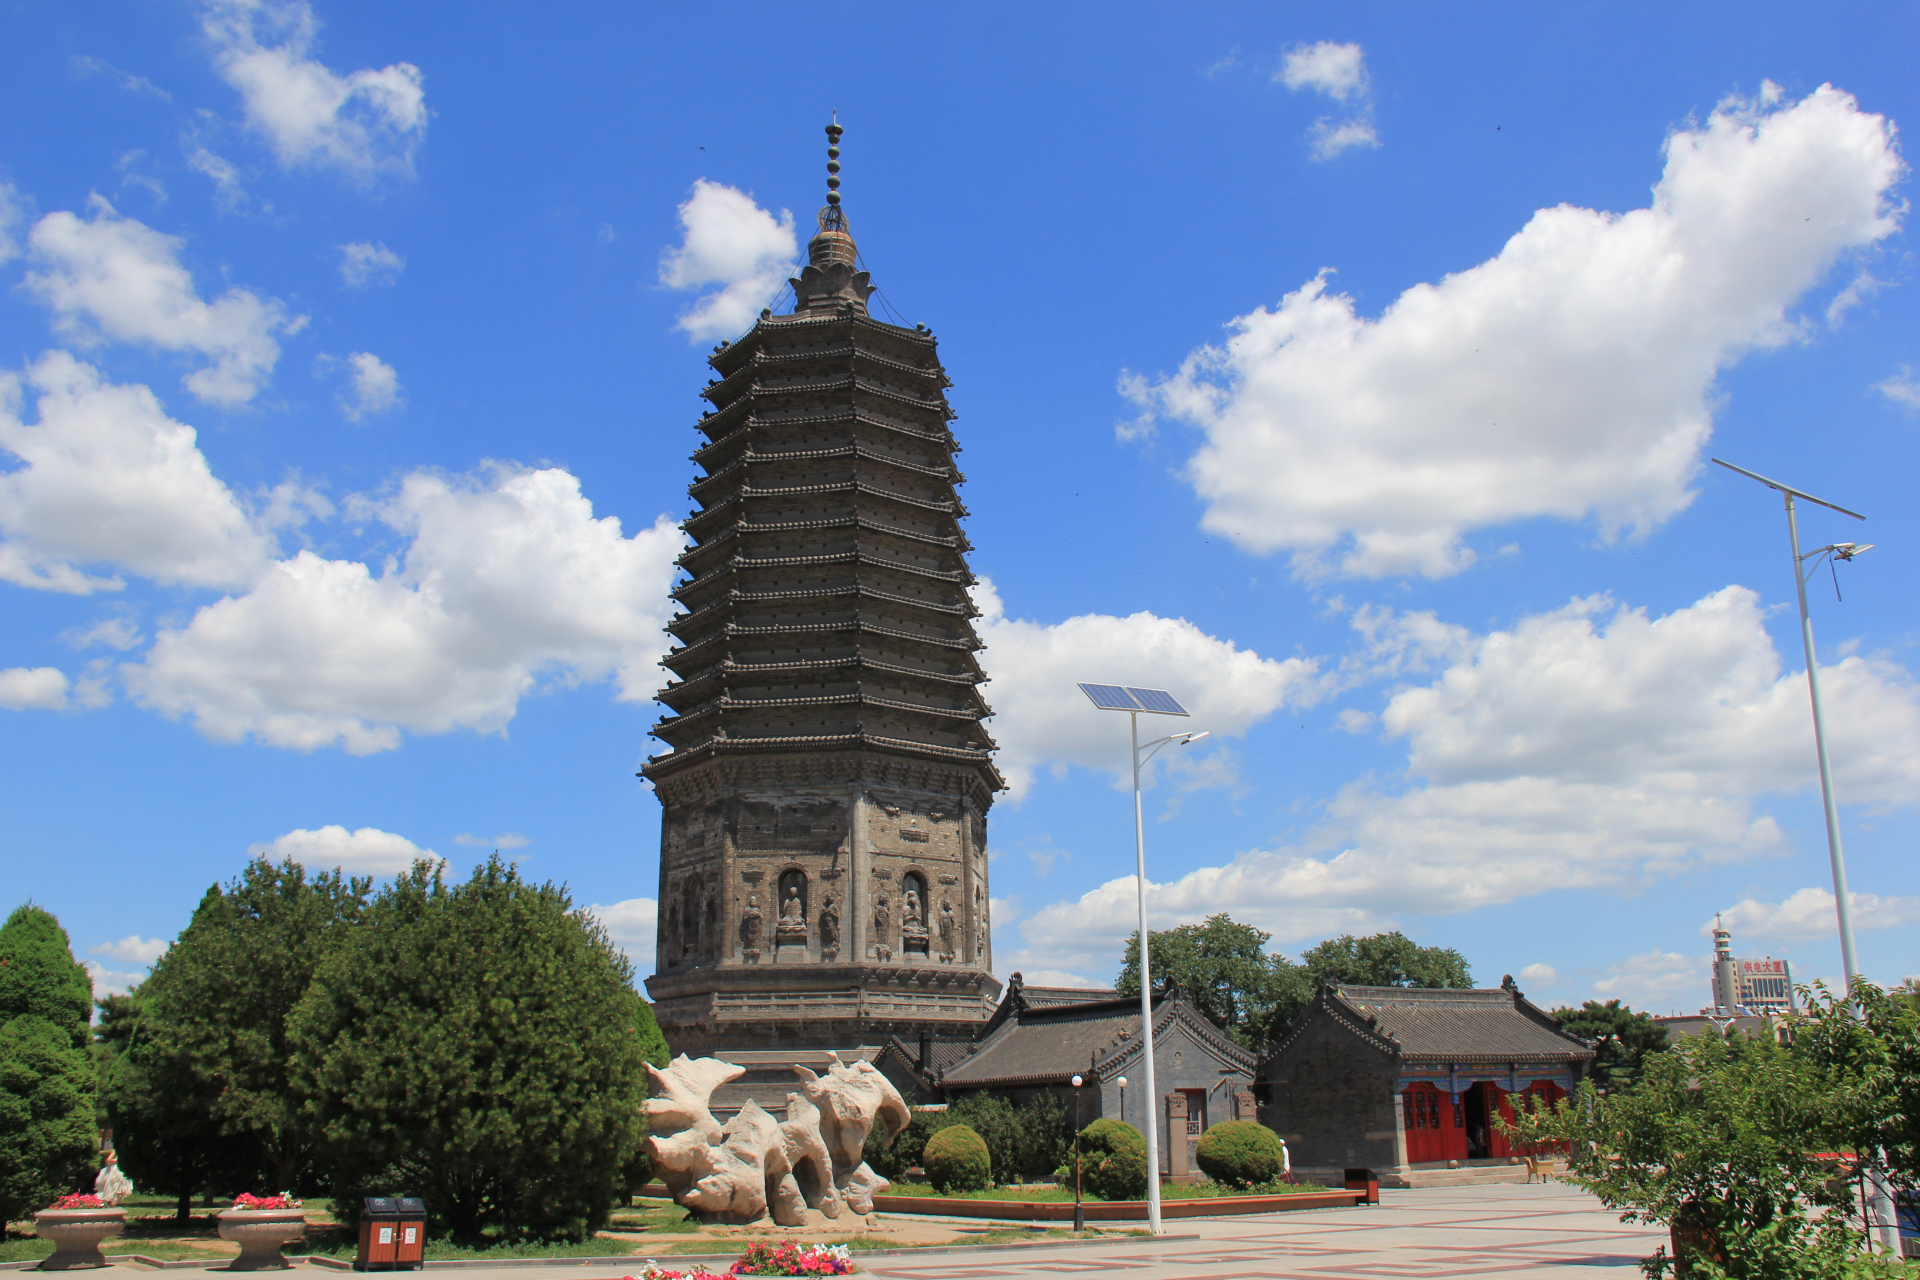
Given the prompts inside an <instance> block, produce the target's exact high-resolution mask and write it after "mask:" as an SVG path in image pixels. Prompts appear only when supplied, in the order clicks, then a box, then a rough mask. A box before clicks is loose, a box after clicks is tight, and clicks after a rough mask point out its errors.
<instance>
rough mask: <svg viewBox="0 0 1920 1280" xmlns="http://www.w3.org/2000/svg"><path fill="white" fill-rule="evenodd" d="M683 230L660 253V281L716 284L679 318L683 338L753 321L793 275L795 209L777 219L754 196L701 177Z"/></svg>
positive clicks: (683, 210)
mask: <svg viewBox="0 0 1920 1280" xmlns="http://www.w3.org/2000/svg"><path fill="white" fill-rule="evenodd" d="M680 226H681V227H682V228H683V229H684V231H685V235H684V236H683V237H682V238H681V243H680V247H679V248H677V249H670V250H668V251H667V252H666V253H664V254H662V255H661V257H660V283H661V284H663V285H665V286H667V287H668V288H669V289H703V288H705V287H707V286H708V285H716V284H717V285H719V286H720V288H719V289H718V290H716V291H715V292H712V293H709V294H707V295H705V296H704V297H702V298H701V299H700V300H699V301H698V302H696V303H695V304H694V306H693V309H692V310H691V311H689V312H687V314H685V315H683V316H681V317H680V321H679V324H680V327H681V328H682V329H685V330H686V331H687V336H688V337H690V338H692V339H694V340H696V341H698V340H699V339H702V338H721V337H732V336H733V335H735V334H737V333H739V332H740V331H741V330H743V329H745V328H746V327H747V326H748V325H750V324H751V323H753V318H754V317H755V316H756V315H758V314H759V312H760V310H761V309H762V308H763V307H766V306H767V305H768V304H769V303H771V302H772V301H773V298H774V295H775V294H777V293H779V292H780V288H781V286H782V285H784V284H785V283H786V282H787V277H788V276H789V275H791V274H792V273H793V270H794V262H795V258H796V256H797V255H798V253H799V243H798V241H796V240H795V238H794V233H793V214H791V213H789V212H788V211H787V210H785V209H782V210H781V211H780V217H779V218H778V219H777V220H776V219H775V218H774V216H773V215H772V214H771V213H768V212H767V211H766V210H765V209H762V208H761V207H760V206H759V205H757V204H755V203H754V201H753V197H752V196H750V195H748V194H747V193H746V192H744V191H738V190H735V189H734V188H732V187H729V186H725V185H723V184H721V183H718V182H709V181H707V180H706V179H705V178H702V179H700V180H699V181H698V182H696V183H694V184H693V193H692V194H691V195H689V196H688V197H687V199H686V203H684V204H682V205H681V206H680Z"/></svg>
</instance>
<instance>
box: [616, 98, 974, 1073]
mask: <svg viewBox="0 0 1920 1280" xmlns="http://www.w3.org/2000/svg"><path fill="white" fill-rule="evenodd" d="M840 135H841V127H840V125H839V124H837V123H835V124H833V125H830V126H828V128H827V136H828V143H829V146H828V152H827V155H828V164H827V169H828V174H829V176H828V178H827V186H828V194H827V204H826V207H825V208H823V209H822V210H821V211H820V215H819V231H818V234H816V235H815V236H814V237H813V239H812V241H811V242H810V243H809V244H808V246H807V265H806V266H805V267H804V268H803V269H802V271H801V273H800V276H799V278H798V279H795V280H792V281H790V284H791V285H792V288H793V309H792V311H791V312H789V313H786V314H782V315H775V314H773V312H772V311H771V310H768V311H763V312H761V314H760V319H759V321H758V323H756V324H755V325H754V326H753V327H752V328H751V329H750V330H749V331H748V332H747V333H746V334H744V335H743V336H741V337H740V338H739V339H737V340H735V341H733V342H731V343H721V344H720V345H719V346H718V347H716V348H715V349H714V352H713V354H712V356H711V357H710V358H709V360H708V363H709V364H710V365H711V366H712V368H713V372H714V377H713V380H712V381H710V382H709V383H708V384H707V386H706V388H705V390H703V391H702V392H701V395H702V396H703V397H705V399H706V400H707V401H708V402H709V404H710V406H711V407H710V408H709V409H708V410H707V411H706V412H705V413H704V414H703V415H702V416H701V418H700V421H699V423H698V424H697V426H698V430H699V432H700V435H701V437H702V439H701V443H700V445H699V447H698V448H696V449H695V450H694V452H693V462H694V463H695V465H696V466H697V467H698V468H699V473H698V476H697V478H696V479H695V480H694V482H693V483H692V484H691V485H690V486H689V489H688V492H689V494H690V496H691V497H692V499H693V504H694V506H693V511H692V513H691V514H690V515H688V517H687V519H686V521H685V522H684V523H683V525H682V528H683V529H684V530H685V533H686V537H687V541H688V543H689V546H688V548H687V550H686V552H685V553H684V554H683V555H682V556H681V557H680V561H679V563H680V566H681V568H682V569H683V570H684V573H685V578H684V580H683V581H681V582H680V584H679V585H678V586H677V587H676V588H675V590H674V593H673V595H674V599H675V600H676V601H678V603H679V605H680V606H681V608H682V610H684V612H681V613H680V614H679V615H678V616H676V617H675V618H674V619H673V621H672V622H671V624H670V625H669V627H668V630H669V631H670V632H671V633H672V635H673V636H674V638H675V640H676V641H677V643H676V644H675V645H674V647H673V648H672V650H671V652H670V653H669V654H668V656H667V657H666V658H665V659H664V661H663V663H662V665H664V666H665V667H667V668H668V669H669V670H670V671H671V672H672V674H673V677H674V678H673V679H672V680H671V681H670V682H669V683H668V684H667V686H666V687H665V688H664V689H662V690H661V691H660V693H659V700H660V701H661V702H663V703H665V704H666V706H667V707H668V708H669V709H670V712H671V714H669V715H667V716H666V717H665V718H663V719H662V720H661V721H660V722H659V724H658V725H657V726H655V728H654V731H653V732H654V736H656V737H658V738H660V739H661V740H662V741H663V742H665V743H666V744H667V746H668V747H669V750H668V751H667V752H666V753H664V754H661V755H656V756H654V757H652V758H651V759H650V760H649V761H648V762H647V764H646V765H645V767H644V768H643V769H642V770H641V776H643V777H645V778H646V779H647V780H648V781H649V782H651V783H652V784H653V786H654V789H655V792H656V793H657V794H658V796H659V799H660V805H661V830H660V888H659V904H660V906H659V911H660V917H659V920H660V924H659V943H658V954H657V957H656V966H655V973H654V975H653V976H652V977H651V978H649V979H648V981H647V988H648V991H649V993H650V994H651V996H652V998H653V1000H654V1002H655V1003H654V1012H655V1016H656V1017H657V1018H658V1019H659V1022H660V1025H661V1028H662V1030H663V1031H664V1032H665V1034H666V1037H667V1041H668V1043H669V1045H670V1046H671V1047H672V1048H673V1050H674V1052H676V1053H679V1052H686V1053H690V1054H694V1055H696V1056H698V1055H701V1054H714V1053H727V1054H728V1055H729V1056H733V1057H735V1058H736V1059H738V1057H739V1052H740V1051H763V1052H767V1053H772V1054H774V1055H775V1056H776V1057H778V1056H780V1055H783V1054H788V1055H790V1054H791V1053H792V1051H797V1050H798V1051H818V1050H825V1049H836V1050H840V1049H852V1048H855V1047H857V1046H863V1045H864V1046H869V1047H870V1049H871V1051H873V1052H877V1051H878V1048H879V1046H880V1045H882V1044H883V1043H885V1041H886V1040H887V1039H888V1038H889V1037H892V1036H901V1037H904V1038H906V1039H909V1040H914V1041H917V1039H918V1037H919V1036H920V1035H921V1034H923V1033H926V1034H930V1035H936V1036H940V1037H960V1038H968V1037H971V1035H972V1034H973V1033H974V1032H975V1031H976V1030H977V1029H978V1028H979V1027H980V1026H981V1025H982V1024H983V1023H984V1022H985V1021H986V1020H987V1019H988V1018H989V1017H990V1016H991V1015H992V1013H993V1009H994V998H995V996H996V995H997V994H998V992H999V989H1000V985H999V983H998V982H997V981H995V979H994V978H993V976H992V944H991V940H990V936H989V921H988V908H987V902H988V892H987V825H986V820H987V810H988V809H989V807H991V805H992V803H993V798H994V793H995V792H996V791H998V790H1001V789H1002V787H1003V785H1004V784H1003V783H1002V781H1001V777H1000V774H999V773H998V772H997V771H996V770H995V768H994V765H993V749H994V744H993V741H992V739H991V738H989V737H988V735H987V731H986V729H985V728H984V727H983V725H982V723H981V722H982V721H983V720H984V719H985V718H986V717H987V716H988V715H989V714H990V712H989V709H988V707H987V704H986V703H985V701H984V700H983V699H982V698H981V695H980V691H979V685H980V684H981V683H982V682H983V681H984V680H985V679H986V677H985V676H984V675H983V674H982V672H981V669H980V664H979V661H978V659H977V657H976V654H977V652H978V650H979V649H980V648H981V643H980V639H979V637H978V635H977V634H976V633H975V630H974V627H973V622H972V619H973V618H974V617H975V616H976V614H977V610H975V609H974V607H973V605H972V603H971V601H970V600H969V598H968V595H967V588H968V587H969V586H970V585H971V584H972V583H973V581H974V579H973V575H972V574H971V573H970V572H969V571H968V569H967V561H966V552H967V551H968V550H969V549H970V548H969V544H968V542H967V539H966V535H965V534H964V533H963V532H962V531H961V524H960V522H961V519H962V517H964V516H965V515H966V509H965V507H964V506H963V505H962V504H961V502H960V499H959V497H958V496H957V493H956V488H957V486H958V485H959V484H960V483H961V481H962V480H963V478H964V477H962V475H961V474H960V470H959V468H958V467H957V466H956V465H955V462H954V455H955V454H956V453H958V452H959V448H960V446H959V445H958V443H957V442H956V441H955V440H954V436H953V432H952V429H951V427H950V423H951V421H952V419H953V417H954V414H953V411H952V410H951V409H950V408H948V406H947V400H946V394H945V388H946V387H948V386H949V385H951V384H950V383H949V382H948V380H947V375H946V370H945V369H944V368H942V367H941V364H940V357H939V347H938V343H937V342H936V340H935V338H934V336H933V334H932V333H931V332H929V331H928V330H927V329H926V327H925V326H916V327H914V328H907V327H905V326H903V325H896V324H887V323H885V322H883V321H880V320H877V319H875V318H874V317H873V316H872V315H871V314H869V312H868V310H867V301H868V298H869V296H870V295H871V294H872V293H873V285H872V283H871V282H870V280H869V277H868V273H867V272H866V271H865V270H862V269H861V267H862V263H861V261H860V258H859V253H858V250H857V248H856V246H855V243H854V239H853V234H852V230H851V227H850V226H849V225H848V221H847V217H846V214H845V212H844V211H843V209H842V208H841V203H840V199H841V197H840V191H839V186H840V178H839V176H838V175H839V172H840V163H839V157H840V147H839V142H840ZM784 1060H785V1061H787V1062H792V1061H796V1060H799V1059H798V1058H797V1057H795V1056H787V1057H785V1059H784Z"/></svg>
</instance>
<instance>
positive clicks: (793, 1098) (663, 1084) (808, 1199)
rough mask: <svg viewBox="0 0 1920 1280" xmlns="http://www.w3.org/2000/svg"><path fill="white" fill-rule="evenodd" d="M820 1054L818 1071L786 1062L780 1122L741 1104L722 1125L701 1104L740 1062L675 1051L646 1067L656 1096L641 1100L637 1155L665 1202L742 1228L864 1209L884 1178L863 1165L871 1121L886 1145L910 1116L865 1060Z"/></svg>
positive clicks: (797, 1223)
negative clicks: (647, 1164) (791, 1089)
mask: <svg viewBox="0 0 1920 1280" xmlns="http://www.w3.org/2000/svg"><path fill="white" fill-rule="evenodd" d="M828 1057H829V1058H830V1059H831V1065H830V1066H829V1067H828V1069H827V1072H826V1074H825V1075H820V1074H818V1073H816V1072H814V1071H813V1070H811V1069H810V1068H807V1067H804V1066H796V1067H794V1068H792V1070H793V1073H794V1074H795V1075H797V1076H798V1077H800V1082H801V1092H800V1093H789V1094H788V1095H787V1105H786V1108H785V1110H786V1119H785V1120H784V1121H777V1120H775V1119H774V1118H773V1116H772V1115H771V1114H770V1113H769V1112H768V1111H767V1110H766V1109H765V1108H764V1107H762V1106H761V1105H760V1104H759V1103H757V1102H748V1103H747V1104H746V1105H745V1106H743V1107H741V1108H740V1110H739V1111H738V1112H737V1113H736V1114H735V1115H734V1116H733V1118H732V1119H730V1120H728V1121H727V1123H726V1124H724V1125H722V1124H721V1123H720V1122H719V1121H718V1120H716V1119H715V1118H714V1115H713V1112H712V1109H711V1105H710V1104H711V1100H712V1097H713V1091H714V1090H715V1089H717V1088H719V1087H720V1086H721V1085H724V1084H728V1083H731V1082H732V1081H734V1080H737V1079H739V1078H740V1077H741V1076H743V1075H745V1074H746V1068H745V1067H741V1066H736V1065H735V1064H733V1063H730V1062H722V1061H721V1060H720V1059H718V1058H699V1059H694V1058H689V1057H687V1056H686V1055H685V1054H681V1055H680V1056H679V1057H678V1058H675V1059H674V1060H673V1062H672V1063H671V1064H669V1065H668V1067H667V1069H666V1070H664V1071H662V1070H660V1069H659V1068H657V1067H654V1066H651V1065H649V1066H648V1067H647V1072H648V1074H649V1075H651V1076H652V1077H653V1082H654V1089H655V1093H656V1096H655V1097H652V1098H649V1099H648V1100H647V1103H646V1114H647V1123H648V1127H649V1128H651V1129H652V1131H653V1132H652V1135H651V1136H650V1137H648V1139H647V1143H646V1146H647V1155H648V1157H649V1159H650V1160H651V1161H652V1164H653V1169H654V1174H655V1176H656V1177H658V1178H659V1179H660V1181H661V1182H662V1183H663V1184H664V1185H665V1186H666V1188H667V1192H668V1194H669V1195H671V1196H672V1197H673V1201H674V1203H675V1204H678V1205H680V1206H681V1207H682V1208H684V1209H688V1210H691V1211H692V1212H694V1213H696V1214H698V1215H699V1216H700V1219H701V1220H702V1221H703V1222H709V1223H730V1224H742V1225H744V1224H751V1223H761V1222H765V1221H767V1220H768V1219H771V1220H772V1221H774V1222H776V1223H778V1224H779V1225H781V1226H783V1227H802V1226H805V1225H807V1223H808V1221H809V1219H810V1217H811V1215H813V1214H814V1213H818V1214H819V1215H821V1217H822V1218H823V1219H838V1218H840V1217H842V1216H843V1215H846V1214H847V1213H848V1211H849V1210H851V1212H852V1213H853V1214H857V1215H861V1216H864V1215H867V1214H871V1213H872V1212H873V1197H874V1195H875V1194H877V1193H879V1192H882V1191H885V1190H886V1189H887V1187H888V1185H889V1184H888V1182H887V1180H886V1179H885V1178H882V1177H881V1176H880V1175H879V1174H877V1173H875V1172H874V1171H873V1170H872V1169H870V1168H868V1167H867V1164H866V1160H865V1156H864V1152H865V1149H866V1143H867V1134H868V1133H869V1132H870V1131H871V1130H872V1128H873V1125H874V1123H875V1121H876V1120H877V1121H879V1122H880V1124H881V1125H882V1132H883V1133H884V1135H885V1141H886V1142H888V1143H892V1141H893V1140H894V1139H895V1138H897V1137H899V1136H900V1132H901V1130H903V1129H905V1128H906V1127H907V1122H908V1120H909V1119H910V1118H911V1116H910V1114H909V1113H908V1111H907V1104H906V1101H905V1100H904V1099H903V1098H901V1096H900V1094H899V1091H898V1090H896V1089H895V1088H894V1087H893V1085H892V1083H891V1082H890V1081H888V1080H887V1078H886V1077H885V1076H883V1075H881V1074H880V1072H879V1071H877V1070H876V1069H875V1068H874V1067H873V1065H872V1064H871V1063H868V1062H863V1061H856V1062H854V1063H852V1064H851V1065H849V1064H847V1063H845V1062H842V1061H841V1060H840V1058H839V1056H838V1055H837V1054H829V1055H828Z"/></svg>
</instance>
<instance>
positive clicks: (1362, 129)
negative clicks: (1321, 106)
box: [1307, 120, 1380, 160]
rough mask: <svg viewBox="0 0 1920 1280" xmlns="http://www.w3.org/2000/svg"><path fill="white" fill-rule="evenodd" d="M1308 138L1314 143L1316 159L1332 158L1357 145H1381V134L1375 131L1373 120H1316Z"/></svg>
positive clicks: (1308, 132) (1308, 133)
mask: <svg viewBox="0 0 1920 1280" xmlns="http://www.w3.org/2000/svg"><path fill="white" fill-rule="evenodd" d="M1307 138H1308V140H1309V141H1311V142H1312V143H1313V158H1314V159H1316V160H1331V159H1333V158H1334V157H1335V156H1337V155H1339V154H1340V153H1341V152H1342V151H1351V150H1353V148H1355V147H1377V146H1379V145H1380V135H1379V134H1377V133H1375V132H1374V130H1373V121H1371V120H1315V121H1314V122H1313V128H1311V129H1309V130H1308V131H1307Z"/></svg>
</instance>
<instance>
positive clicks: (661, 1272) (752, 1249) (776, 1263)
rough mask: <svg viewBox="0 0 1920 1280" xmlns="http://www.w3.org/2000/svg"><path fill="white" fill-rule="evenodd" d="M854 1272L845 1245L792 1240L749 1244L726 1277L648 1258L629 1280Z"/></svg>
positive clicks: (719, 1279)
mask: <svg viewBox="0 0 1920 1280" xmlns="http://www.w3.org/2000/svg"><path fill="white" fill-rule="evenodd" d="M852 1272H853V1256H852V1254H851V1253H850V1252H849V1251H848V1249H847V1246H845V1245H843V1244H835V1245H823V1244H813V1245H801V1244H796V1243H795V1242H794V1241H792V1240H782V1241H781V1242H780V1243H779V1244H750V1245H748V1246H747V1251H746V1252H745V1253H743V1254H741V1255H740V1259H739V1261H737V1262H735V1263H734V1264H733V1265H732V1266H731V1267H728V1268H727V1270H726V1272H725V1274H716V1273H715V1272H712V1271H708V1270H707V1269H706V1268H705V1267H700V1268H697V1269H695V1270H693V1271H675V1270H673V1269H672V1268H671V1267H663V1266H661V1265H660V1264H659V1263H657V1262H655V1261H653V1259H651V1258H649V1259H648V1260H647V1265H646V1266H644V1267H642V1268H640V1274H639V1275H638V1276H627V1277H626V1280H730V1278H731V1277H733V1276H844V1275H851V1274H852Z"/></svg>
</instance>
